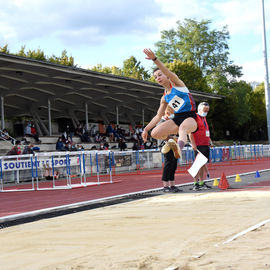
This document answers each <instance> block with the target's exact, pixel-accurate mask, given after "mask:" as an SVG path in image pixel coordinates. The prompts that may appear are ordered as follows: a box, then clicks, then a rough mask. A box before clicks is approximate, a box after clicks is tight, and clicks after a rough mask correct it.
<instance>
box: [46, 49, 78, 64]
mask: <svg viewBox="0 0 270 270" xmlns="http://www.w3.org/2000/svg"><path fill="white" fill-rule="evenodd" d="M48 61H49V62H51V63H55V64H59V65H65V66H74V58H73V57H72V56H68V55H67V51H66V50H63V51H62V55H61V57H57V56H55V55H54V54H53V55H52V56H50V57H49V58H48Z"/></svg>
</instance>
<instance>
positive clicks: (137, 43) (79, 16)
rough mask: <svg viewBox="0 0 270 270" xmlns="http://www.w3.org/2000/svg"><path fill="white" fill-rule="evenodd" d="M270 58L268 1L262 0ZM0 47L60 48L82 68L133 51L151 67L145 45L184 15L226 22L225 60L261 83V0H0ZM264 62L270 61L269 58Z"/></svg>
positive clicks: (116, 60) (115, 61)
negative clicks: (226, 51) (227, 32)
mask: <svg viewBox="0 0 270 270" xmlns="http://www.w3.org/2000/svg"><path fill="white" fill-rule="evenodd" d="M264 5H265V21H266V37H267V39H266V41H267V55H268V58H270V49H269V48H270V0H264ZM0 6H1V9H0V47H3V46H4V45H5V44H8V48H9V51H10V52H11V53H16V52H18V51H19V50H20V48H21V47H22V46H25V48H26V50H36V49H38V48H40V49H41V50H43V51H44V52H45V54H46V55H47V56H51V55H53V54H54V55H56V56H60V55H61V53H62V51H63V50H64V49H65V50H67V52H68V55H69V56H73V57H74V60H75V64H76V65H77V66H78V67H81V68H91V67H93V66H96V65H97V64H102V66H103V67H105V66H109V67H111V66H117V67H122V66H123V61H124V60H126V59H128V58H129V57H130V56H134V57H135V58H136V59H137V60H138V61H140V62H141V65H142V66H144V67H145V68H146V69H148V70H150V68H151V67H152V63H151V61H149V60H146V59H145V55H144V53H143V52H142V50H143V49H144V48H151V49H152V50H155V46H154V44H155V43H156V42H157V41H159V40H160V37H161V31H162V30H169V29H171V28H174V29H175V28H176V22H177V21H180V22H183V21H184V19H185V18H189V19H194V20H196V21H198V22H200V21H201V20H210V21H211V24H210V30H219V31H221V30H222V28H223V27H224V26H226V25H227V26H228V31H229V34H230V39H229V41H228V44H229V52H230V56H229V59H230V60H231V61H232V62H233V63H234V64H236V65H239V66H241V67H243V70H242V72H243V74H244V75H243V76H242V77H241V79H243V80H245V81H247V82H253V81H256V82H263V81H264V78H265V66H264V57H263V42H262V40H263V39H262V29H263V27H262V25H263V23H262V0H188V1H187V0H136V1H134V0H98V1H97V0H8V1H7V0H0ZM268 62H269V64H268V65H269V66H270V61H268Z"/></svg>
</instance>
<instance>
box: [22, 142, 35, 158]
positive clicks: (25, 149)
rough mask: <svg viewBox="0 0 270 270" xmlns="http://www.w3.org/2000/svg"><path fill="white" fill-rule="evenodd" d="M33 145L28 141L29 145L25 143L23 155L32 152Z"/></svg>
mask: <svg viewBox="0 0 270 270" xmlns="http://www.w3.org/2000/svg"><path fill="white" fill-rule="evenodd" d="M33 147H34V145H33V144H32V143H30V144H29V145H26V146H25V147H24V149H23V155H26V154H34V150H33Z"/></svg>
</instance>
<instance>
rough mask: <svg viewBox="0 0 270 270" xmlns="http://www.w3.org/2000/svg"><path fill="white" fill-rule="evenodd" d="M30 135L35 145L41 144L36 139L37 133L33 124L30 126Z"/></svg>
mask: <svg viewBox="0 0 270 270" xmlns="http://www.w3.org/2000/svg"><path fill="white" fill-rule="evenodd" d="M31 135H32V137H33V138H34V139H35V141H36V143H41V140H40V139H39V137H38V133H37V130H36V128H35V125H34V124H32V126H31Z"/></svg>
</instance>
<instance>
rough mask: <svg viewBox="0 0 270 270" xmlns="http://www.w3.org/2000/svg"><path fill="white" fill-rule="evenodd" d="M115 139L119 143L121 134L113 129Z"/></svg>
mask: <svg viewBox="0 0 270 270" xmlns="http://www.w3.org/2000/svg"><path fill="white" fill-rule="evenodd" d="M113 137H114V138H116V141H117V142H119V139H120V137H119V134H118V133H117V129H116V128H114V129H113Z"/></svg>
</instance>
